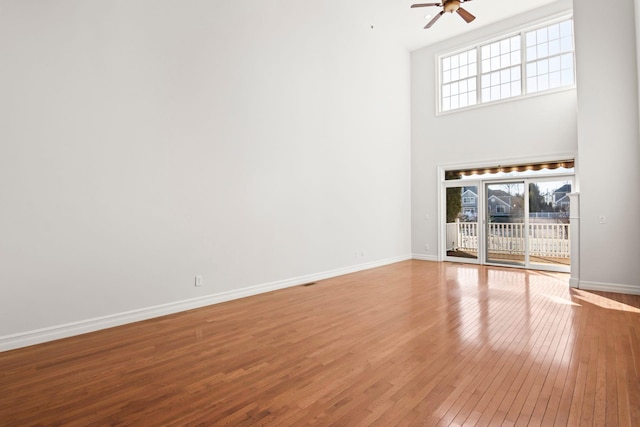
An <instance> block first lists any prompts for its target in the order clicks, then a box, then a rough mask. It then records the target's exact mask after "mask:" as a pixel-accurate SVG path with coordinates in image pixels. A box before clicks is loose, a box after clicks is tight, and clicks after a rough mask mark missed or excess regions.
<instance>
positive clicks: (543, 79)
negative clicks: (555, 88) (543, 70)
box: [538, 74, 549, 90]
mask: <svg viewBox="0 0 640 427" xmlns="http://www.w3.org/2000/svg"><path fill="white" fill-rule="evenodd" d="M547 89H549V75H548V74H543V75H541V76H538V90H547Z"/></svg>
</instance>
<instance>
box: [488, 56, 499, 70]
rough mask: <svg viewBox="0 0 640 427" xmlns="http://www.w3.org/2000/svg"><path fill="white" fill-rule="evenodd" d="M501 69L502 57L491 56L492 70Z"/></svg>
mask: <svg viewBox="0 0 640 427" xmlns="http://www.w3.org/2000/svg"><path fill="white" fill-rule="evenodd" d="M499 69H500V57H499V56H496V57H493V58H491V70H490V71H494V70H499Z"/></svg>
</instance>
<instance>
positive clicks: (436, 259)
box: [412, 254, 440, 262]
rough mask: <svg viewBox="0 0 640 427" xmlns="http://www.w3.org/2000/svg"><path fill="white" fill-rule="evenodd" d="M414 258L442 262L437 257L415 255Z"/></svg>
mask: <svg viewBox="0 0 640 427" xmlns="http://www.w3.org/2000/svg"><path fill="white" fill-rule="evenodd" d="M412 257H413V259H419V260H421V261H434V262H438V261H440V260H439V259H438V256H437V255H423V254H413V255H412Z"/></svg>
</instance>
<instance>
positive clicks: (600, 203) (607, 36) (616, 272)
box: [574, 0, 640, 293]
mask: <svg viewBox="0 0 640 427" xmlns="http://www.w3.org/2000/svg"><path fill="white" fill-rule="evenodd" d="M574 14H575V30H576V36H575V39H576V57H577V69H578V88H579V90H578V112H579V114H578V136H579V162H580V182H581V189H580V193H581V194H580V210H581V218H580V222H581V232H580V236H581V244H580V260H581V261H580V262H581V271H580V287H583V288H596V289H606V290H613V291H619V292H629V293H640V263H639V262H638V260H639V259H640V239H639V238H638V237H639V236H640V233H639V232H638V227H637V226H636V225H635V224H636V223H637V222H638V215H639V213H640V192H639V191H638V189H637V187H638V184H639V183H640V168H639V166H640V145H639V143H638V75H637V62H636V55H637V52H638V51H637V49H636V33H635V11H634V4H633V2H631V1H627V2H618V3H616V13H613V14H608V13H602V10H601V6H599V3H598V2H596V1H593V0H589V1H585V0H580V1H576V2H575V4H574ZM601 215H604V216H605V217H606V223H605V224H600V223H599V221H598V217H599V216H601Z"/></svg>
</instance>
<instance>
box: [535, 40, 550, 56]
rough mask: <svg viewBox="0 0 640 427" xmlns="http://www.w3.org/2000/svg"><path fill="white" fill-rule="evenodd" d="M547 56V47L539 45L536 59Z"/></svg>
mask: <svg viewBox="0 0 640 427" xmlns="http://www.w3.org/2000/svg"><path fill="white" fill-rule="evenodd" d="M547 55H549V45H547V44H546V43H545V44H539V45H538V54H537V57H538V58H544V57H545V56H547Z"/></svg>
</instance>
